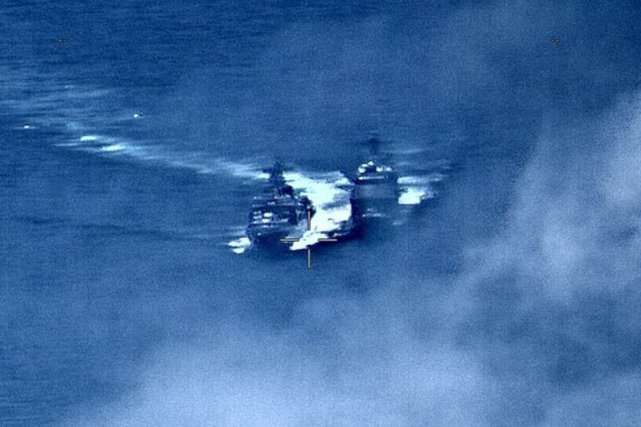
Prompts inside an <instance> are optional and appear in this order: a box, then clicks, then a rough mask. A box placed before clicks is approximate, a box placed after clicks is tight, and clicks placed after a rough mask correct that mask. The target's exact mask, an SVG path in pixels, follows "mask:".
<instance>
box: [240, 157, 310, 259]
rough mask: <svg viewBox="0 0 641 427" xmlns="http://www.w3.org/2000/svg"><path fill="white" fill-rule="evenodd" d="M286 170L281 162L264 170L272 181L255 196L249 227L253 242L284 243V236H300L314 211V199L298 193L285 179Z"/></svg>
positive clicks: (273, 244)
mask: <svg viewBox="0 0 641 427" xmlns="http://www.w3.org/2000/svg"><path fill="white" fill-rule="evenodd" d="M283 171H284V169H283V166H282V164H280V163H278V162H276V163H275V164H274V166H272V167H271V168H269V169H266V170H265V171H264V172H266V173H267V174H269V184H268V186H267V188H266V189H265V190H264V191H263V193H262V194H260V195H258V196H256V197H254V199H253V200H252V207H251V210H250V212H249V223H248V225H247V228H246V234H247V237H248V238H249V240H250V241H251V243H252V245H255V246H269V247H284V245H282V243H281V239H285V238H292V237H293V238H296V237H300V235H302V234H303V233H304V231H305V229H306V227H307V221H308V220H309V218H311V216H312V215H313V214H314V207H313V206H312V203H311V201H310V200H309V199H308V198H307V197H305V196H297V195H296V194H295V192H294V189H293V188H292V187H291V186H290V185H288V184H287V182H286V181H285V178H284V177H283Z"/></svg>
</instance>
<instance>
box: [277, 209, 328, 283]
mask: <svg viewBox="0 0 641 427" xmlns="http://www.w3.org/2000/svg"><path fill="white" fill-rule="evenodd" d="M311 230H312V211H311V210H309V209H307V231H311ZM280 241H281V242H283V243H295V242H298V241H300V239H298V238H294V237H285V238H283V239H280ZM318 241H319V242H338V239H332V238H329V237H321V238H319V239H318ZM307 269H308V270H311V269H312V248H309V247H308V248H307Z"/></svg>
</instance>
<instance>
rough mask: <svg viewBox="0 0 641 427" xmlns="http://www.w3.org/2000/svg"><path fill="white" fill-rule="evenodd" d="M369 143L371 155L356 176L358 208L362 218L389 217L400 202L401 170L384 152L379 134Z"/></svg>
mask: <svg viewBox="0 0 641 427" xmlns="http://www.w3.org/2000/svg"><path fill="white" fill-rule="evenodd" d="M367 145H368V146H369V150H370V153H369V158H368V160H367V161H365V162H364V163H362V164H361V165H359V166H358V168H357V169H356V175H355V177H354V184H355V193H354V197H355V201H356V204H357V211H358V214H359V216H360V218H361V219H367V218H380V217H386V216H389V215H391V214H392V210H393V209H394V208H395V207H396V205H397V201H398V197H399V188H398V173H397V172H396V170H395V169H394V168H393V167H392V166H391V164H390V162H389V158H388V157H386V156H383V155H381V154H380V145H381V140H380V139H379V137H378V136H377V135H373V136H371V137H370V138H369V139H368V140H367Z"/></svg>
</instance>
